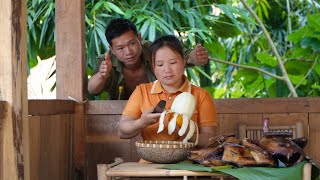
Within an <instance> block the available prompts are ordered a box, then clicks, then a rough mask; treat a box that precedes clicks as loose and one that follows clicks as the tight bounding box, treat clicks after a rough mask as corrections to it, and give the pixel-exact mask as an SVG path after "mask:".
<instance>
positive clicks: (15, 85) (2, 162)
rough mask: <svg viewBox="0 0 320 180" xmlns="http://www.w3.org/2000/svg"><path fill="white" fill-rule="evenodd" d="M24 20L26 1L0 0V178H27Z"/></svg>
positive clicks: (25, 26) (27, 132) (25, 37)
mask: <svg viewBox="0 0 320 180" xmlns="http://www.w3.org/2000/svg"><path fill="white" fill-rule="evenodd" d="M26 20H27V1H21V0H1V1H0V100H4V101H6V102H7V108H6V113H5V115H4V118H3V122H2V128H1V132H0V138H1V141H2V150H1V153H2V154H1V157H2V158H1V159H0V172H1V173H0V179H13V180H16V179H30V161H29V131H28V130H29V128H28V117H27V116H28V114H27V113H28V104H27V35H26V33H27V24H26Z"/></svg>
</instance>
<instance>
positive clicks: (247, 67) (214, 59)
mask: <svg viewBox="0 0 320 180" xmlns="http://www.w3.org/2000/svg"><path fill="white" fill-rule="evenodd" d="M209 59H210V60H212V61H216V62H219V63H223V64H228V65H232V66H236V67H240V68H244V69H251V70H255V71H259V72H262V73H264V74H266V75H268V76H271V77H274V78H275V79H279V80H282V81H283V80H284V79H283V77H282V76H277V75H275V74H272V73H270V72H268V71H265V70H263V69H259V68H257V67H253V66H246V65H242V64H236V63H232V62H229V61H224V60H221V59H217V58H212V57H209Z"/></svg>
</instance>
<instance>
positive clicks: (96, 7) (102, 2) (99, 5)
mask: <svg viewBox="0 0 320 180" xmlns="http://www.w3.org/2000/svg"><path fill="white" fill-rule="evenodd" d="M103 4H104V1H99V2H98V3H97V4H95V5H94V6H93V8H92V10H91V12H94V11H95V10H97V9H99V8H100V7H101V6H102V5H103Z"/></svg>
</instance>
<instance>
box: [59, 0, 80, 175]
mask: <svg viewBox="0 0 320 180" xmlns="http://www.w3.org/2000/svg"><path fill="white" fill-rule="evenodd" d="M55 3H56V55H57V68H56V72H57V82H56V84H57V97H58V98H59V99H68V98H69V99H73V100H76V101H78V102H83V101H84V99H85V93H84V92H86V85H85V84H86V83H85V80H86V66H85V52H86V50H85V26H84V17H85V14H84V0H56V1H55ZM83 109H84V108H83V104H79V105H76V106H75V117H76V118H75V122H74V127H73V128H74V129H73V166H74V172H73V173H74V174H73V177H75V176H78V177H79V176H82V177H80V178H84V177H85V173H86V172H85V143H84V142H85V135H84V132H85V129H84V127H85V124H84V110H83ZM83 176H84V177H83Z"/></svg>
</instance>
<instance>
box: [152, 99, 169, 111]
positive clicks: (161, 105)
mask: <svg viewBox="0 0 320 180" xmlns="http://www.w3.org/2000/svg"><path fill="white" fill-rule="evenodd" d="M166 103H167V102H166V101H165V100H160V101H159V102H158V104H157V105H156V106H155V107H154V110H153V113H162V112H163V111H164V108H165V107H166Z"/></svg>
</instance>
